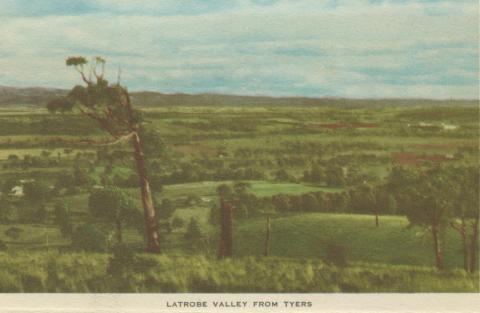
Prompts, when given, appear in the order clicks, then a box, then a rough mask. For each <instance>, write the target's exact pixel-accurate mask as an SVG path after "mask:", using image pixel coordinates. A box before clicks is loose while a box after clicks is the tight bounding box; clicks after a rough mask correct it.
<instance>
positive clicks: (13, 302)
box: [0, 293, 480, 313]
mask: <svg viewBox="0 0 480 313" xmlns="http://www.w3.org/2000/svg"><path fill="white" fill-rule="evenodd" d="M179 301H186V302H206V303H207V305H208V307H207V308H204V307H195V308H185V307H172V306H171V305H172V304H173V303H174V302H179ZM220 301H221V302H224V303H229V304H235V303H237V302H247V303H248V304H247V306H246V307H244V306H243V304H242V305H240V306H239V307H236V308H233V307H228V308H226V307H221V308H218V307H217V308H216V307H214V305H213V302H220ZM260 301H264V302H266V301H271V302H277V303H279V305H278V306H277V307H264V308H260V307H258V306H257V307H254V305H253V303H254V302H260ZM284 301H291V302H299V303H300V304H301V303H302V302H311V303H312V306H311V307H303V308H302V307H286V306H285V305H284V304H283V302H284ZM0 312H1V313H24V312H25V313H54V312H62V313H63V312H65V313H77V312H78V313H80V312H81V313H133V312H135V313H136V312H139V313H140V312H145V313H156V312H159V313H160V312H162V313H163V312H178V313H190V312H191V313H203V312H207V313H217V312H248V313H255V312H262V313H263V312H289V313H293V312H295V313H304V312H305V313H312V312H315V313H316V312H322V313H337V312H398V313H400V312H480V294H479V293H472V294H446V293H443V294H442V293H440V294H178V293H177V294H1V295H0Z"/></svg>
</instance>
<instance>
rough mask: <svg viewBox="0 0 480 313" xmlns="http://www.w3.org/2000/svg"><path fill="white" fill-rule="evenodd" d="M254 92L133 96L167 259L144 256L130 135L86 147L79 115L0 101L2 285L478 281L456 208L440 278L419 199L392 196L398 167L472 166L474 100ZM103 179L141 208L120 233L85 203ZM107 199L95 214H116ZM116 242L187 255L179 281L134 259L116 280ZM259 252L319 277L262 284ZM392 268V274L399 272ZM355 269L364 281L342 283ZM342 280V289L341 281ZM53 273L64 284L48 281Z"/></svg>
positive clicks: (328, 287)
mask: <svg viewBox="0 0 480 313" xmlns="http://www.w3.org/2000/svg"><path fill="white" fill-rule="evenodd" d="M247 99H248V98H247ZM245 101H247V102H246V103H245V105H223V104H222V105H218V104H217V105H202V106H183V105H179V106H173V105H158V106H155V105H149V106H142V103H138V107H139V108H140V109H141V111H142V116H143V124H142V125H143V126H144V127H145V128H146V129H148V131H150V132H152V133H155V134H157V136H158V138H157V139H155V140H156V141H148V140H146V141H145V147H146V157H147V159H148V171H149V177H150V182H151V185H152V191H153V196H154V203H155V207H156V210H157V216H158V227H159V228H158V229H159V233H160V242H161V246H162V250H163V251H162V252H163V254H165V255H164V256H160V257H158V259H155V258H156V257H153V256H149V255H147V254H144V253H143V249H144V245H145V239H144V233H143V228H142V227H143V225H142V220H141V210H142V202H141V198H140V190H139V188H138V176H137V172H136V168H135V164H134V162H133V158H132V151H131V148H130V145H129V144H127V143H119V144H116V145H112V146H102V145H98V146H96V145H88V144H81V143H80V141H82V140H83V139H85V138H94V139H105V138H106V136H105V135H104V134H103V133H102V132H101V131H100V130H99V129H98V128H96V127H95V124H94V123H92V122H91V121H89V120H88V119H85V117H82V116H80V115H76V114H71V113H66V114H63V115H62V114H51V113H49V112H47V111H46V110H45V109H43V106H38V107H35V109H32V107H27V106H22V105H17V106H11V107H9V108H3V109H2V110H0V187H1V189H0V191H1V195H0V290H1V291H5V292H12V291H43V292H45V291H68V292H70V291H75V292H84V291H102V292H105V291H107V292H108V291H182V292H184V291H199V292H201V291H206V292H210V291H217V292H218V291H233V292H239V291H246V290H249V291H254V290H255V291H274V292H284V291H302V292H303V291H306V290H304V289H302V288H310V289H309V290H310V291H327V292H339V291H346V292H352V291H353V292H357V291H364V292H378V291H385V292H388V291H401V292H415V291H421V292H429V291H452V292H453V291H467V292H472V291H476V292H478V290H479V286H478V275H477V274H470V273H467V270H466V269H465V258H464V255H463V252H462V251H463V250H462V242H461V236H460V235H459V233H458V232H457V231H456V230H455V229H454V228H453V227H450V226H449V224H448V223H456V222H459V221H460V215H457V211H456V210H457V209H458V208H457V207H454V205H453V206H452V209H451V211H452V214H451V215H449V216H448V221H447V222H446V224H445V225H444V226H443V224H442V227H443V228H442V231H441V233H440V234H441V238H440V241H441V245H442V251H441V252H442V257H443V263H444V264H443V265H444V269H443V271H437V270H436V269H435V266H436V265H438V263H436V260H435V254H434V247H433V244H432V232H431V228H429V225H425V224H422V223H415V220H414V218H415V215H414V214H411V210H412V207H413V205H414V204H412V207H410V206H409V204H408V201H407V200H408V199H407V200H405V199H404V198H402V193H401V192H399V191H398V190H400V189H395V188H398V186H397V187H395V186H396V185H395V181H394V179H396V176H395V175H393V174H392V173H394V172H395V170H396V169H399V168H405V169H406V170H409V171H418V172H422V171H434V170H435V169H444V168H446V169H453V173H454V172H455V171H457V169H458V171H460V169H463V168H467V169H470V170H471V169H473V170H477V171H478V166H479V164H478V160H479V159H478V157H479V154H478V153H479V151H478V140H479V125H478V108H477V107H476V106H474V105H473V104H472V103H471V102H467V101H459V102H458V103H456V102H455V101H453V100H452V101H450V102H441V103H427V104H425V103H416V102H415V100H409V101H408V104H398V103H389V101H388V100H384V101H383V102H378V101H375V102H374V103H372V104H369V103H363V102H362V103H360V104H359V103H352V104H348V103H347V104H343V105H339V104H322V103H318V104H310V105H299V106H298V107H292V106H285V105H277V104H276V102H275V101H274V100H272V103H271V104H263V105H262V106H255V105H249V103H248V100H245ZM146 138H147V137H146ZM452 175H454V174H452ZM452 177H453V176H452ZM32 186H34V187H32ZM109 186H110V187H111V186H114V187H115V188H117V189H118V190H119V192H121V193H122V194H124V195H126V197H127V198H128V201H129V202H128V203H129V206H130V207H131V209H133V210H134V211H135V212H136V213H135V214H133V215H129V217H128V218H126V219H124V220H122V221H121V222H120V223H121V227H120V229H121V232H122V233H121V240H120V239H118V232H119V228H118V225H115V223H114V222H112V220H108V219H105V217H104V215H102V213H101V212H100V213H98V212H96V211H94V209H92V206H93V205H92V203H93V200H92V195H93V194H95V193H98V192H99V191H102V190H106V189H108V188H110V187H109ZM225 186H226V187H228V188H230V190H231V191H230V192H231V196H230V197H231V198H226V199H231V200H229V201H231V203H232V205H233V207H234V209H233V210H234V213H233V214H234V218H233V245H234V247H233V256H232V259H231V260H225V261H217V260H216V256H217V253H218V251H217V250H218V245H219V242H218V240H219V236H220V230H219V229H220V228H219V224H218V221H217V219H218V210H220V208H219V203H220V202H219V201H220V199H219V190H220V189H219V188H222V187H225ZM392 186H393V187H392ZM455 186H457V187H458V185H455ZM107 187H108V188H107ZM35 188H37V189H35ZM42 188H43V189H42ZM463 188H464V189H465V190H466V191H467V192H469V195H470V196H469V197H470V198H472V199H473V198H475V197H476V198H478V189H475V187H474V186H473V187H472V186H467V185H463ZM453 189H455V190H456V191H455V192H457V193H461V192H462V190H460V189H458V188H456V187H455V188H453V187H452V190H453ZM457 189H458V190H457ZM367 194H368V195H370V194H371V195H372V196H371V197H370V198H368V197H367V196H366V195H367ZM455 195H457V194H455ZM452 197H454V196H453V193H452ZM372 199H373V200H372ZM372 201H373V202H372ZM472 201H473V202H474V200H472ZM412 203H413V202H412ZM102 205H103V207H101V209H102V210H104V211H106V210H108V209H109V208H108V205H107V206H106V207H105V205H104V204H102ZM468 205H470V206H472V205H475V203H474V204H468ZM415 208H416V210H422V209H423V208H417V207H415ZM62 210H63V211H62ZM59 212H60V213H59ZM61 212H66V213H61ZM409 212H410V213H409ZM62 214H64V215H62ZM375 215H379V217H378V225H377V224H376V223H375ZM65 216H66V217H65ZM138 216H140V219H138ZM267 216H268V217H269V221H270V238H269V247H268V256H263V255H264V254H265V240H266V239H265V238H266V237H265V236H266V235H265V229H266V217H267ZM412 216H414V217H412ZM62 218H63V219H62ZM139 220H140V222H139ZM62 223H63V224H62ZM65 223H67V224H65ZM467 223H468V225H470V224H469V223H470V220H468V219H467ZM65 225H67V226H68V227H67V226H65ZM192 225H193V226H192ZM62 227H63V228H62ZM65 227H67V228H68V229H67V228H65ZM82 227H83V228H82ZM192 229H193V230H192ZM469 229H470V228H469ZM468 231H470V230H467V233H468ZM82 236H83V237H82ZM89 236H97V237H95V238H94V240H93V241H92V243H91V246H87V245H86V242H88V238H90V237H89ZM468 236H470V233H468ZM86 238H87V239H86ZM468 238H470V237H468ZM468 238H467V239H468ZM468 240H470V239H468ZM118 241H121V243H122V245H123V246H125V247H124V248H125V249H128V250H129V251H133V253H134V254H135V260H136V261H135V262H138V263H139V264H140V263H142V262H143V263H145V264H156V263H159V264H163V265H164V266H166V268H167V267H168V266H172V263H171V262H174V261H172V260H174V259H175V258H178V260H179V262H180V264H181V269H178V271H179V274H178V275H179V276H178V277H170V278H169V277H163V278H162V275H163V274H162V273H161V271H162V270H159V269H156V270H148V275H150V276H151V277H150V276H148V275H147V276H148V277H144V276H141V275H143V274H142V273H146V272H142V270H141V269H139V268H138V267H136V268H135V269H134V270H132V272H128V275H130V276H129V277H130V278H129V284H130V285H128V286H126V285H125V286H123V285H122V282H119V281H112V280H111V278H109V277H107V276H108V275H107V267H108V266H109V265H108V264H109V263H108V262H109V261H108V260H109V257H110V256H111V255H112V253H114V251H115V246H116V245H117V244H118ZM99 242H104V244H103V245H100V244H99ZM477 249H478V248H477ZM82 251H83V252H82ZM332 251H333V252H332ZM26 253H28V255H29V256H31V257H32V258H33V259H34V260H35V261H34V266H33V267H32V268H28V267H27V266H26V265H21V266H20V267H19V268H18V269H14V268H13V264H16V262H20V263H21V264H24V263H25V262H26V261H25V258H26ZM49 255H52V257H50V256H49ZM56 255H58V264H59V265H58V266H59V267H60V265H61V266H63V268H64V270H65V271H67V272H68V271H71V270H72V269H71V268H70V267H71V266H72V265H71V262H73V261H72V260H71V257H72V256H74V255H75V256H78V262H80V263H81V265H79V267H78V268H77V269H76V270H78V272H76V274H75V275H74V276H75V277H77V278H68V279H67V278H65V277H64V278H62V277H63V276H62V277H56V276H55V275H53V274H52V273H51V272H48V271H49V270H48V268H47V267H48V264H49V262H50V263H51V262H53V258H56V257H55V256H56ZM150 257H152V258H153V259H149V258H150ZM171 258H173V259H171ZM175 260H176V259H175ZM253 260H256V261H255V262H257V263H258V264H259V265H258V268H256V269H255V270H256V271H258V272H259V273H260V272H261V271H262V268H261V267H262V266H266V267H268V266H270V265H272V264H275V266H278V267H279V268H281V271H283V270H284V271H285V275H286V276H285V277H289V276H288V275H294V276H295V275H300V274H298V271H299V269H300V268H302V266H306V265H305V264H308V266H306V268H310V269H311V270H312V273H311V275H310V274H308V273H307V274H308V275H310V276H308V275H307V274H306V275H307V276H308V277H307V276H305V277H303V276H302V277H297V278H298V279H297V280H296V279H291V280H288V279H287V280H288V281H281V279H280V276H279V277H276V278H275V279H277V280H278V282H277V283H276V284H275V282H269V283H268V284H266V285H265V287H264V288H265V289H262V287H261V284H258V286H257V285H255V286H249V285H248V284H249V283H248V281H249V280H250V278H248V277H247V276H248V275H247V276H245V275H246V274H245V273H244V272H242V271H246V268H251V267H254V265H252V264H253V263H255V262H254V261H253ZM175 262H176V261H175ZM222 262H224V263H222ZM236 262H237V263H238V264H237V263H236ZM282 262H283V263H282ZM20 263H19V264H20ZM143 263H142V264H143ZM192 264H193V265H192ZM209 264H217V265H216V266H217V268H216V269H214V268H213V267H212V266H213V265H209ZM282 264H283V265H282ZM163 265H162V266H163ZM97 266H98V267H97ZM189 266H192V268H195V269H198V272H195V271H194V270H193V269H192V268H189ZM289 266H290V267H289ZM93 267H94V268H95V271H98V273H99V277H101V278H99V279H101V281H99V282H98V290H96V289H95V288H97V287H95V283H94V281H93V280H92V278H86V277H84V278H85V280H84V281H83V280H82V278H81V277H82V275H83V274H82V273H81V271H85V275H87V272H88V271H89V270H88V269H89V268H93ZM230 267H234V268H235V270H236V271H238V272H236V273H235V274H234V273H233V272H234V271H233V272H232V273H231V275H237V276H238V281H237V283H238V284H237V285H235V283H233V280H234V278H232V277H233V276H232V277H231V280H230V281H229V280H228V279H229V278H228V277H224V276H223V274H224V273H225V272H226V271H227V270H228V269H229V268H230ZM322 268H323V269H325V276H322V274H321V273H322ZM389 269H392V271H394V273H393V272H392V273H391V276H389ZM290 270H292V271H293V272H292V273H297V274H292V273H290V272H289V271H290ZM192 271H193V272H192ZM202 271H203V272H202ZM222 271H223V272H222ZM296 271H297V272H296ZM349 271H350V272H349ZM180 272H181V273H180ZM287 272H288V273H287ZM367 272H368V273H371V275H372V276H371V277H370V278H366V277H367V276H368V275H369V274H365V273H367ZM222 273H223V274H222ZM348 273H350V274H352V273H355V275H357V276H355V277H357V278H358V279H359V281H358V282H353V281H348V279H347V278H346V277H347V276H348V275H350V274H348ZM402 273H403V274H402ZM412 273H414V274H412ZM60 274H61V275H64V274H62V273H59V275H60ZM88 275H90V274H88ZM88 275H87V276H88ZM202 275H203V276H202ZM279 275H280V274H279ZM334 275H337V277H339V278H338V279H339V282H336V283H335V282H333V280H334V278H332V277H334ZM352 275H353V274H352ZM408 275H411V276H408ZM412 275H413V276H412ZM475 275H477V276H475ZM55 277H56V278H55ZM72 277H73V276H72ZM102 277H103V278H102ZM192 277H197V283H195V282H194V279H193V278H192ZM405 277H411V280H408V279H406V278H405ZM422 277H423V278H422ZM54 278H55V279H58V288H57V289H55V287H52V286H53V285H52V284H53V283H52V281H51V280H52V279H54ZM25 279H27V280H28V279H31V280H32V281H33V283H32V284H31V285H28V284H27V283H26V282H25ZM71 279H73V280H71ZM75 279H77V280H76V281H75ZM169 279H170V280H171V281H169ZM362 279H363V281H362ZM423 279H424V284H423V285H422V280H423ZM387 280H392V281H391V282H388V283H387ZM133 281H135V282H136V283H132V282H133ZM302 281H304V282H305V286H304V287H302V286H301V283H300V282H302ZM340 281H342V282H340ZM123 283H125V282H123ZM132 284H133V285H132ZM29 286H30V287H29ZM32 286H36V287H32ZM122 286H123V287H122ZM35 288H36V289H35ZM122 288H124V289H122ZM169 288H170V289H169ZM248 288H251V289H248ZM307 291H308V290H307Z"/></svg>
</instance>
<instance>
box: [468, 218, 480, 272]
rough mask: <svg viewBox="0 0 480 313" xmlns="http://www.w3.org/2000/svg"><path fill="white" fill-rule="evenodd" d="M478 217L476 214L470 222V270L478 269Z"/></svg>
mask: <svg viewBox="0 0 480 313" xmlns="http://www.w3.org/2000/svg"><path fill="white" fill-rule="evenodd" d="M479 221H480V217H479V216H477V217H476V218H475V221H474V222H473V223H472V237H471V239H470V272H471V273H474V272H476V271H478V266H479V265H478V227H479V225H478V224H479Z"/></svg>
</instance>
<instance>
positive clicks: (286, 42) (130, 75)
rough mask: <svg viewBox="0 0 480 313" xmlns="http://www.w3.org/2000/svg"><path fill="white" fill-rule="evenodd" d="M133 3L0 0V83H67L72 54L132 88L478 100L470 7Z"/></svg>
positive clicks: (281, 0)
mask: <svg viewBox="0 0 480 313" xmlns="http://www.w3.org/2000/svg"><path fill="white" fill-rule="evenodd" d="M46 2H48V3H49V4H50V5H49V6H46V7H45V8H43V11H41V10H40V11H36V12H37V13H36V14H35V15H33V14H29V13H28V12H30V11H31V12H33V9H32V10H30V11H29V10H23V11H22V12H27V13H24V14H23V15H22V14H19V13H18V12H17V11H21V10H20V8H21V7H22V6H23V7H25V6H26V5H30V7H31V8H33V7H35V6H39V5H40V4H41V3H46ZM190 2H192V3H190ZM193 2H195V3H196V4H195V5H193ZM9 3H10V4H9ZM13 3H15V8H16V10H17V11H15V10H13V9H12V8H13V7H12V4H13ZM62 3H63V4H62ZM66 3H70V5H67V4H66ZM139 3H140V2H139V1H134V0H120V1H113V0H98V1H93V0H88V1H68V2H67V1H56V0H52V1H40V0H36V1H29V2H28V4H27V2H26V1H23V0H21V1H5V0H3V1H2V0H0V12H2V10H1V9H2V8H5V7H7V8H9V10H10V11H8V10H6V11H3V12H7V13H8V14H7V15H6V16H5V17H3V18H2V24H0V35H1V37H2V45H1V46H0V68H1V69H2V74H1V76H0V85H2V84H3V85H23V86H25V85H43V86H54V87H69V86H71V85H72V84H73V83H75V82H76V77H75V74H74V73H72V71H71V70H70V69H67V68H65V67H64V65H63V60H64V59H65V57H67V56H70V55H79V54H81V55H103V56H105V57H106V58H107V59H108V65H109V69H110V71H111V73H112V76H115V73H116V70H117V67H118V66H119V65H121V66H122V73H123V81H124V83H125V84H127V85H128V86H129V87H130V88H131V89H137V90H140V89H141V90H145V89H150V90H159V91H164V92H225V93H234V94H238V93H241V94H260V93H262V94H269V95H305V96H329V95H330V96H351V97H385V96H399V97H400V96H413V97H415V96H421V97H453V96H455V97H462V98H476V97H478V88H477V87H476V86H477V84H478V80H477V74H478V49H477V43H478V29H477V25H478V15H477V12H476V9H477V6H478V5H477V4H476V3H474V2H472V1H368V0H365V1H363V0H358V1H341V0H339V1H332V0H328V1H324V0H315V1H313V0H298V1H288V0H278V1H262V0H256V1H254V0H249V1H247V0H237V1H190V0H185V1H177V0H176V1H173V0H172V1H170V0H166V1H153V0H146V1H141V5H140V4H139ZM6 4H7V6H6ZM73 4H75V5H78V6H79V7H80V8H82V9H79V10H77V9H75V8H74V7H75V6H74V5H73ZM187 4H191V5H187ZM432 9H434V10H438V11H439V12H440V11H442V12H444V13H445V14H432V12H431V10H432ZM448 12H451V13H448ZM415 92H418V95H415V94H414V93H415Z"/></svg>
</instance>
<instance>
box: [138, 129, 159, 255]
mask: <svg viewBox="0 0 480 313" xmlns="http://www.w3.org/2000/svg"><path fill="white" fill-rule="evenodd" d="M132 145H133V148H134V157H135V163H136V166H137V172H138V176H139V178H140V190H141V193H142V204H143V215H144V219H145V234H146V236H147V249H146V250H147V252H155V253H159V252H160V241H159V236H158V230H157V220H156V218H155V208H154V206H153V200H152V192H151V190H150V183H149V181H148V173H147V167H146V164H145V155H144V153H143V146H142V142H141V140H140V137H139V136H138V133H134V135H133V137H132Z"/></svg>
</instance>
